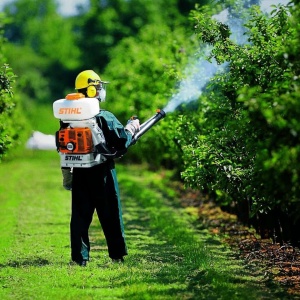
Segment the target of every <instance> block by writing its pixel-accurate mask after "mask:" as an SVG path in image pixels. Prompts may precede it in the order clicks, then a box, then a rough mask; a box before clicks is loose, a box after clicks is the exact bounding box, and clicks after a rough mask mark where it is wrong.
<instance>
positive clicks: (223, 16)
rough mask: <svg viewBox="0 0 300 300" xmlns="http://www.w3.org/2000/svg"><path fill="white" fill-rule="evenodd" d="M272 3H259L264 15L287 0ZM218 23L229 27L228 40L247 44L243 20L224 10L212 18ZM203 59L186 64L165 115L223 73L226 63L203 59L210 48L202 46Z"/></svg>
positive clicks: (266, 0) (193, 96) (194, 96)
mask: <svg viewBox="0 0 300 300" xmlns="http://www.w3.org/2000/svg"><path fill="white" fill-rule="evenodd" d="M272 2H273V3H271V4H270V3H269V1H268V0H263V1H261V10H262V11H263V12H265V13H269V12H270V11H271V9H273V8H272V7H271V5H274V4H275V5H277V4H280V3H281V4H283V5H285V4H287V3H288V0H274V1H272ZM213 18H214V19H216V20H217V21H219V22H222V23H224V24H226V25H228V26H229V28H230V31H231V33H232V34H231V36H230V38H231V39H232V40H233V41H234V42H236V43H237V44H239V45H244V44H246V43H248V41H247V37H246V35H245V34H244V33H245V31H246V29H245V27H244V26H243V24H244V23H245V21H246V20H245V19H239V18H235V17H232V16H230V14H229V11H228V9H224V10H223V11H222V12H220V13H219V14H217V15H214V16H213ZM204 47H205V51H204V57H202V58H200V59H199V60H198V61H196V63H195V62H194V63H190V64H188V66H187V68H186V70H185V72H184V79H183V80H182V81H181V82H180V83H179V88H178V91H177V93H176V94H174V95H173V96H172V97H171V99H170V100H169V102H168V104H167V105H166V106H165V108H164V111H165V112H166V113H168V112H173V111H174V110H175V109H176V108H177V107H178V106H179V105H182V104H184V103H189V102H191V101H194V100H197V99H198V98H199V97H200V96H201V94H202V92H203V91H204V90H205V87H206V85H207V84H208V82H209V80H210V79H211V78H212V77H213V76H214V75H215V74H216V73H217V72H223V71H224V69H225V66H226V65H227V63H225V64H222V65H218V64H217V63H216V61H215V60H212V61H211V62H209V61H207V60H206V59H205V57H206V56H207V55H208V54H209V53H210V51H211V47H209V46H208V45H206V46H205V45H204Z"/></svg>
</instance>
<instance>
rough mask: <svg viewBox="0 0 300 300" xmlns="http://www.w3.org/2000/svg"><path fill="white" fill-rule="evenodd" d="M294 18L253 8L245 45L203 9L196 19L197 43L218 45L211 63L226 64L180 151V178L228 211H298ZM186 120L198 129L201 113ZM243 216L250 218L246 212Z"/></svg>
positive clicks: (296, 15)
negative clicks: (182, 166)
mask: <svg viewBox="0 0 300 300" xmlns="http://www.w3.org/2000/svg"><path fill="white" fill-rule="evenodd" d="M291 13H292V14H293V16H294V17H290V14H289V12H288V10H287V8H285V7H283V6H279V7H278V8H277V9H275V10H274V11H273V13H272V16H271V17H268V16H266V15H263V14H262V13H261V12H260V10H259V7H257V6H253V7H252V8H251V10H250V19H249V20H248V21H247V22H246V24H245V27H246V28H247V29H248V30H247V32H246V35H247V37H248V43H247V44H245V45H239V44H236V43H235V42H233V41H232V40H231V39H230V38H229V37H230V31H229V28H228V27H227V26H226V25H223V24H221V23H219V22H217V21H215V20H213V19H211V18H209V17H208V16H207V14H204V13H203V12H201V10H200V11H194V12H193V15H192V16H193V18H194V20H195V24H196V33H197V34H198V37H199V38H200V39H201V40H202V41H203V42H205V43H210V44H212V46H213V50H212V52H211V55H210V57H209V58H208V59H212V58H214V59H216V61H217V62H218V63H219V64H221V63H225V62H226V63H229V65H228V72H226V73H224V74H219V75H217V76H216V77H215V78H213V79H212V80H211V82H210V85H209V87H208V88H207V91H206V98H203V99H202V98H201V99H200V101H201V102H200V103H199V111H200V114H203V118H204V119H203V121H204V120H205V124H204V127H203V128H201V129H200V132H198V134H195V138H194V140H193V141H190V137H189V138H188V140H187V143H186V146H184V147H183V151H184V163H185V165H186V168H185V171H184V172H183V178H184V179H185V180H186V182H187V184H189V185H191V186H193V187H201V188H203V189H205V190H207V191H208V192H209V193H210V194H213V195H215V197H216V198H218V199H219V201H220V203H222V204H223V205H231V204H232V203H235V202H237V203H236V205H237V207H244V208H245V207H247V208H246V210H248V207H249V206H251V209H252V214H256V213H259V212H265V213H267V212H268V211H269V210H270V209H275V208H278V207H280V209H281V210H282V211H283V212H285V213H287V214H288V215H293V214H294V215H296V214H297V215H299V210H300V207H299V205H298V204H297V205H296V203H297V202H298V199H299V196H300V195H299V188H298V184H297V181H298V178H299V174H298V170H299V165H298V158H299V154H300V152H299V140H298V132H299V125H298V122H297V120H298V119H299V112H300V111H299V101H298V99H299V91H298V90H299V77H298V75H299V59H298V56H297V55H296V53H297V51H298V52H299V13H297V12H296V8H295V9H292V10H291ZM297 20H298V23H297ZM198 114H199V113H198ZM189 120H192V121H193V122H194V124H197V123H198V117H197V116H196V115H195V116H193V118H189ZM194 124H193V126H194V127H196V126H197V125H194ZM193 126H191V128H193ZM181 130H182V132H186V128H185V127H184V128H182V129H181ZM192 131H193V130H192ZM192 133H193V132H191V134H192ZM244 213H245V215H246V216H245V219H244V220H247V215H249V211H246V212H244Z"/></svg>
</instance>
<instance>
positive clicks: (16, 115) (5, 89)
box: [0, 14, 24, 161]
mask: <svg viewBox="0 0 300 300" xmlns="http://www.w3.org/2000/svg"><path fill="white" fill-rule="evenodd" d="M6 22H7V20H6V18H5V16H4V15H3V14H0V161H1V160H2V158H3V156H4V155H5V154H6V153H7V151H8V149H9V148H11V147H12V146H14V147H16V145H17V144H18V140H19V138H20V136H22V133H23V132H24V130H23V131H22V128H21V127H22V125H23V123H22V117H20V110H19V107H17V104H18V103H17V102H18V101H17V99H16V98H14V97H13V96H14V92H13V83H14V81H15V78H16V76H15V74H14V72H13V70H12V68H11V67H10V66H9V65H8V64H7V63H6V57H5V55H4V51H3V47H4V43H5V39H4V38H3V25H4V24H5V23H6Z"/></svg>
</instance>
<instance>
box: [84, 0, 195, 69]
mask: <svg viewBox="0 0 300 300" xmlns="http://www.w3.org/2000/svg"><path fill="white" fill-rule="evenodd" d="M177 2H178V1H177V0H167V1H166V0H157V1H151V0H131V1H124V0H110V1H105V2H101V1H92V0H91V1H90V6H91V9H90V11H89V12H88V13H87V14H85V15H83V16H82V17H81V26H80V38H79V44H80V48H81V50H82V52H83V53H84V54H83V59H84V65H85V66H86V68H95V67H96V68H99V69H100V70H101V69H104V67H105V65H106V64H107V62H108V59H109V56H110V55H109V53H110V50H111V49H113V48H114V47H115V46H117V45H118V44H119V42H120V41H121V40H122V39H123V38H127V37H134V36H136V35H137V34H138V33H139V31H140V30H141V29H143V27H144V26H147V25H152V26H156V32H157V33H158V34H159V32H160V31H161V28H160V25H162V26H163V27H164V26H165V25H167V26H172V27H173V28H174V27H175V26H178V25H181V26H182V25H183V24H186V25H187V22H188V20H187V19H186V18H183V17H182V15H181V14H180V11H179V9H178V6H177ZM190 2H194V1H190ZM144 50H145V49H144ZM87 53H91V54H93V55H86V54H87ZM110 57H111V56H110Z"/></svg>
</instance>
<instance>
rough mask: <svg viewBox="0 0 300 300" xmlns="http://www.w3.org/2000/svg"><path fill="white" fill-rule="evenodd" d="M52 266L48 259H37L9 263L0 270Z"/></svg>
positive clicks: (1, 266) (0, 266)
mask: <svg viewBox="0 0 300 300" xmlns="http://www.w3.org/2000/svg"><path fill="white" fill-rule="evenodd" d="M47 265H50V262H49V261H48V260H47V259H44V258H40V257H37V258H35V259H30V258H28V259H24V260H18V261H14V260H12V261H8V262H7V263H6V264H0V268H7V267H11V268H22V267H30V266H34V267H43V266H47Z"/></svg>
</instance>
